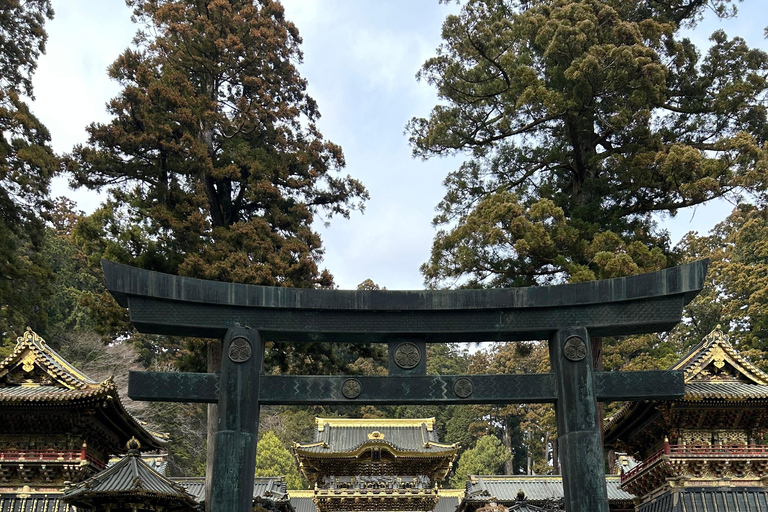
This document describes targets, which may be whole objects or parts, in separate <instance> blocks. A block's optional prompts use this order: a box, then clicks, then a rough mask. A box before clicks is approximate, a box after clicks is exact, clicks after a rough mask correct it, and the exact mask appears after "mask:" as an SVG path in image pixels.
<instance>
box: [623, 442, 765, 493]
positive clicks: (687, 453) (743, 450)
mask: <svg viewBox="0 0 768 512" xmlns="http://www.w3.org/2000/svg"><path fill="white" fill-rule="evenodd" d="M664 455H668V456H669V457H670V458H671V457H686V458H712V457H718V458H719V457H723V458H725V457H727V458H733V457H735V458H742V457H750V458H753V457H768V445H764V444H712V445H690V444H669V443H664V446H663V447H662V448H661V449H660V450H659V451H657V452H656V453H654V454H653V455H651V456H650V457H648V458H647V459H645V460H643V461H642V462H641V463H640V464H638V465H637V466H635V467H634V468H632V469H631V470H629V471H627V472H626V473H623V474H622V475H621V483H622V484H623V483H624V482H626V481H628V480H630V479H631V478H633V477H634V476H636V475H637V474H638V473H641V472H642V471H643V470H645V469H646V468H648V467H650V466H651V465H652V464H654V463H655V462H656V461H657V460H659V459H660V458H661V457H662V456H664Z"/></svg>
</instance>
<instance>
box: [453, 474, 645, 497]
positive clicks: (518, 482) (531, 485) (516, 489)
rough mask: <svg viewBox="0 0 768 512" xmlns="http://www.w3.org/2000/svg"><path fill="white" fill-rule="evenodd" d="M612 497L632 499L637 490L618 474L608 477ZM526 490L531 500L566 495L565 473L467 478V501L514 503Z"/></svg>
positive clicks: (526, 495) (471, 476) (475, 476)
mask: <svg viewBox="0 0 768 512" xmlns="http://www.w3.org/2000/svg"><path fill="white" fill-rule="evenodd" d="M605 483H606V487H607V489H608V500H609V501H627V502H629V501H632V500H633V499H634V498H635V495H634V494H630V493H628V492H626V491H623V490H622V489H621V487H620V484H621V481H620V477H619V476H618V475H616V476H613V475H607V476H606V477H605ZM520 492H522V493H523V495H524V496H525V499H526V500H527V501H529V502H534V503H541V502H545V501H547V500H559V499H561V498H563V496H564V495H565V494H564V491H563V477H562V476H560V475H544V476H538V475H537V476H523V475H519V476H485V475H470V476H469V479H468V480H467V490H466V498H465V501H467V502H471V501H482V502H486V501H489V500H490V499H493V500H495V501H498V502H499V503H504V504H511V503H514V502H515V501H516V500H517V498H518V494H519V493H520Z"/></svg>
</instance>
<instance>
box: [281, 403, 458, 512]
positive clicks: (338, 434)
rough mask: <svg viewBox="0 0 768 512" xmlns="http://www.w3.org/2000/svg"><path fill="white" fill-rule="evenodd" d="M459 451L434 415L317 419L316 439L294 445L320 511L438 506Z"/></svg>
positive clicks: (300, 465)
mask: <svg viewBox="0 0 768 512" xmlns="http://www.w3.org/2000/svg"><path fill="white" fill-rule="evenodd" d="M458 450H459V446H458V445H456V444H445V443H441V442H440V441H439V440H438V439H437V432H436V430H435V418H422V419H399V420H398V419H369V420H366V419H358V420H350V419H346V418H316V419H315V435H314V439H313V441H312V442H311V443H307V444H301V443H294V446H293V452H294V454H295V457H296V461H297V463H298V465H299V468H300V470H301V472H302V473H303V474H304V476H305V477H306V478H307V480H308V481H309V483H310V485H312V486H313V487H314V495H313V497H312V499H313V502H314V504H315V506H316V507H317V510H318V511H319V512H338V511H355V512H357V511H366V512H367V511H379V510H387V511H412V512H414V511H424V512H428V511H431V510H434V509H435V506H436V505H437V502H438V499H439V497H438V493H437V483H438V482H439V481H441V480H443V479H444V478H445V477H446V476H447V475H448V473H449V472H450V471H451V469H452V467H453V463H454V461H455V460H456V456H457V453H458Z"/></svg>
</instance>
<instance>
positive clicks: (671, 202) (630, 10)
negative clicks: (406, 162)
mask: <svg viewBox="0 0 768 512" xmlns="http://www.w3.org/2000/svg"><path fill="white" fill-rule="evenodd" d="M732 4H733V2H731V1H728V0H722V1H719V0H718V1H706V0H701V1H695V2H684V1H678V0H674V1H672V2H640V1H625V0H608V1H606V0H546V1H545V0H533V1H525V2H523V1H517V0H468V1H467V2H466V3H464V4H463V7H462V9H461V12H460V13H459V14H458V15H451V16H449V17H448V18H447V20H446V22H445V24H444V25H443V39H444V42H443V44H442V45H441V47H440V48H439V50H438V54H437V56H435V57H433V58H431V59H429V60H428V61H427V62H426V63H425V64H424V66H423V68H422V70H421V72H420V74H419V77H420V78H421V79H422V80H426V81H427V82H428V83H430V84H431V85H434V86H435V87H436V88H437V91H438V94H439V96H440V98H441V100H442V101H441V104H440V105H438V106H436V107H435V108H434V109H433V110H432V113H431V115H430V117H429V118H425V119H413V120H412V121H411V122H410V123H409V125H408V130H409V132H410V135H411V143H412V145H413V148H414V154H415V155H416V156H420V157H423V158H428V157H431V156H434V155H443V154H455V153H460V152H462V153H464V154H466V155H467V156H468V160H467V161H466V162H465V163H464V164H463V165H462V166H461V167H460V168H459V169H458V170H456V171H455V172H453V173H451V174H450V175H449V176H448V177H447V178H446V180H445V185H446V187H447V189H448V190H447V193H446V195H445V197H444V199H443V201H442V202H441V203H440V204H439V206H438V212H439V213H438V216H437V217H436V218H435V224H436V225H438V226H441V227H442V229H441V231H439V233H438V234H437V236H436V237H435V240H434V243H433V248H432V255H431V258H430V259H429V261H428V262H427V263H425V264H424V265H423V267H422V271H423V273H424V275H425V278H426V282H427V284H429V285H430V286H441V285H445V284H446V283H454V282H456V280H461V281H460V282H463V283H464V284H465V285H466V286H496V287H499V286H527V285H534V284H542V283H546V282H553V281H554V282H557V281H564V280H570V281H585V280H591V279H599V278H607V277H614V276H621V275H628V274H636V273H639V272H645V271H652V270H656V269H659V268H663V267H665V266H669V265H672V264H675V263H677V262H678V261H679V258H680V256H679V254H677V253H676V252H675V251H673V250H672V249H671V248H670V244H669V239H668V236H667V233H666V232H665V231H663V230H660V229H659V228H658V226H657V225H656V224H655V223H654V221H653V218H652V215H653V214H654V213H656V212H667V213H668V214H670V215H674V214H675V213H676V212H677V210H678V209H680V208H684V207H687V206H692V205H697V204H702V203H705V202H707V201H709V200H711V199H713V198H717V197H722V196H728V195H731V196H735V195H738V193H740V192H743V191H748V192H757V193H759V192H762V191H764V190H765V189H766V184H767V183H766V174H765V169H766V164H767V161H766V152H765V150H764V141H765V139H766V136H767V135H768V123H767V122H766V109H765V103H764V97H765V94H766V92H767V91H768V82H767V81H766V72H767V71H768V55H766V53H764V52H762V51H759V50H755V49H751V48H749V47H748V46H747V45H746V43H745V42H744V40H742V39H740V38H738V37H737V38H733V39H729V38H728V37H727V36H726V35H725V34H724V33H723V32H722V31H718V32H715V33H714V34H713V35H712V38H711V44H712V47H711V48H710V49H709V51H707V52H705V54H704V55H703V56H702V55H701V53H700V52H699V50H698V49H697V48H696V47H695V46H694V45H693V44H692V43H691V41H690V40H688V39H686V38H684V37H682V36H681V35H680V29H681V27H683V26H686V27H690V26H693V25H695V23H696V22H697V21H698V20H699V19H700V18H701V17H702V16H703V15H704V14H705V13H706V12H713V13H714V14H716V15H720V16H726V15H730V14H732V13H731V9H730V8H731V7H732Z"/></svg>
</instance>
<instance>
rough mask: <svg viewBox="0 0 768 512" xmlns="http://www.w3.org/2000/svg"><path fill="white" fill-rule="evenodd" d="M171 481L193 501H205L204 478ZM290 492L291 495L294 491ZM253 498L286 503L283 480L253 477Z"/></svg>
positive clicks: (286, 497)
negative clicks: (190, 496) (189, 495)
mask: <svg viewBox="0 0 768 512" xmlns="http://www.w3.org/2000/svg"><path fill="white" fill-rule="evenodd" d="M173 481H174V482H175V483H176V484H178V485H180V486H181V487H183V488H184V489H185V490H186V491H187V492H188V493H189V494H191V495H192V497H193V498H194V499H195V501H197V502H199V503H202V502H203V501H204V500H205V478H204V477H190V478H174V479H173ZM290 492H291V494H293V493H294V492H296V491H290ZM253 497H254V499H256V498H261V499H268V500H270V501H273V502H275V503H276V504H283V503H288V491H287V490H286V483H285V479H284V478H282V477H279V476H274V477H258V476H257V477H254V479H253ZM313 510H314V509H313Z"/></svg>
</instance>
